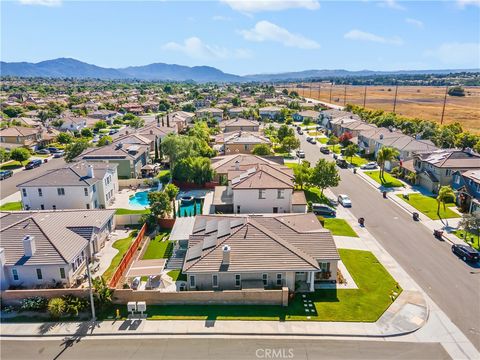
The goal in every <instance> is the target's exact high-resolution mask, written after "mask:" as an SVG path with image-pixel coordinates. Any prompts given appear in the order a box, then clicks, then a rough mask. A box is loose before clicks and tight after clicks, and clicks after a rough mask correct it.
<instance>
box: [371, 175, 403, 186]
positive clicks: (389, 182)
mask: <svg viewBox="0 0 480 360" xmlns="http://www.w3.org/2000/svg"><path fill="white" fill-rule="evenodd" d="M365 174H366V175H368V176H369V177H370V178H372V179H373V180H375V181H376V182H377V183H379V184H380V185H382V186H383V187H386V188H391V187H402V186H404V185H403V183H402V182H401V181H400V180H398V179H395V178H394V177H393V176H392V175H390V174H389V173H387V172H386V173H384V178H385V180H383V179H380V171H365Z"/></svg>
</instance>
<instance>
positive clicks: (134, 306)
mask: <svg viewBox="0 0 480 360" xmlns="http://www.w3.org/2000/svg"><path fill="white" fill-rule="evenodd" d="M127 310H128V312H131V313H134V312H135V311H137V303H136V302H135V301H129V302H128V303H127Z"/></svg>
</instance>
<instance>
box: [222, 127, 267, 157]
mask: <svg viewBox="0 0 480 360" xmlns="http://www.w3.org/2000/svg"><path fill="white" fill-rule="evenodd" d="M215 143H216V144H218V145H220V146H221V148H220V150H221V151H222V152H223V153H224V154H225V155H232V154H251V153H252V151H253V148H254V147H255V146H256V145H259V144H266V145H271V141H270V140H269V139H268V138H266V137H264V136H263V135H261V134H260V133H258V132H248V131H234V132H229V133H222V134H219V135H217V136H216V137H215Z"/></svg>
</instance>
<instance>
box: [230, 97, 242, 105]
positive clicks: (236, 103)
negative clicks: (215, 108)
mask: <svg viewBox="0 0 480 360" xmlns="http://www.w3.org/2000/svg"><path fill="white" fill-rule="evenodd" d="M232 105H233V106H240V105H242V100H240V98H239V97H238V96H235V97H234V98H233V99H232Z"/></svg>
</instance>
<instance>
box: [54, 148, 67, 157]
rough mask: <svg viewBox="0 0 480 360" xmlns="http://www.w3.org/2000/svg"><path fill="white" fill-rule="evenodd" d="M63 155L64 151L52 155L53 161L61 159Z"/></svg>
mask: <svg viewBox="0 0 480 360" xmlns="http://www.w3.org/2000/svg"><path fill="white" fill-rule="evenodd" d="M63 155H65V151H64V150H59V151H57V152H56V153H55V154H53V157H54V158H55V159H58V158H61V157H62V156H63Z"/></svg>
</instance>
